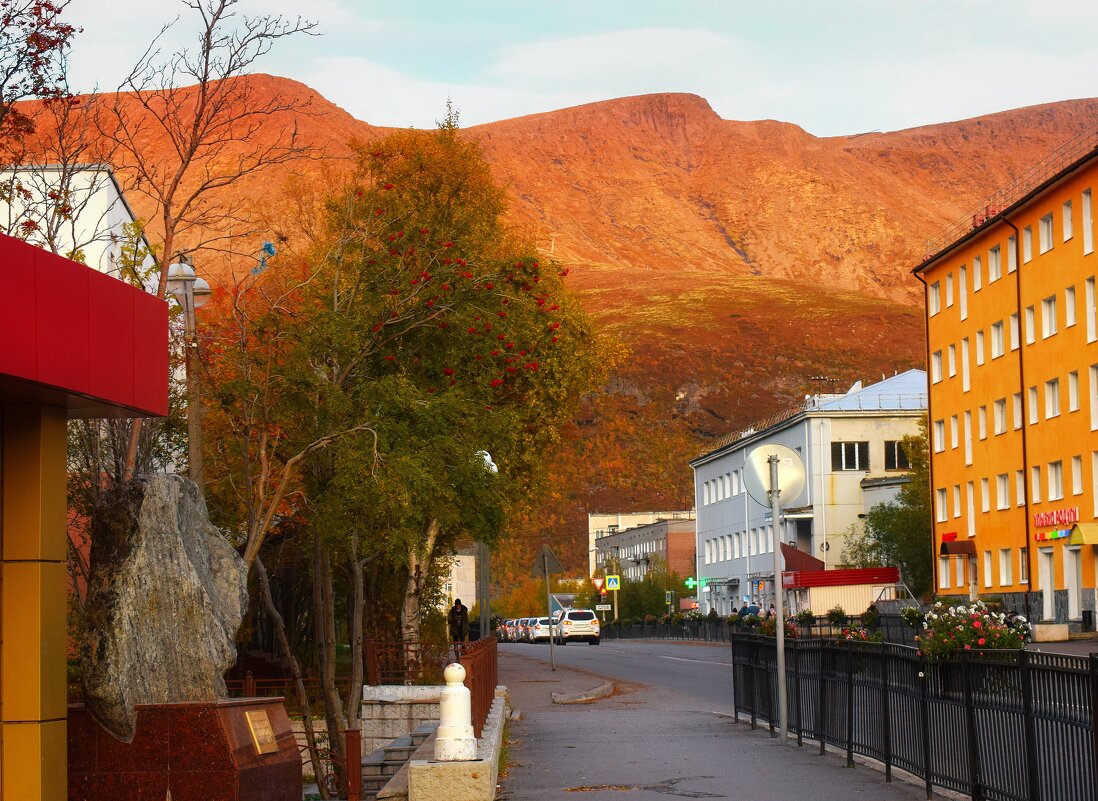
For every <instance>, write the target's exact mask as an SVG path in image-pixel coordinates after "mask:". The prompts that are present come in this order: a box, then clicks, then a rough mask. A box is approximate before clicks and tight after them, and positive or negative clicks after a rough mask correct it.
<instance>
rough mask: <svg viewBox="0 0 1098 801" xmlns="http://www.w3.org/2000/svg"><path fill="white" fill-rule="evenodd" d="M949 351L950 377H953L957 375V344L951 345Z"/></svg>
mask: <svg viewBox="0 0 1098 801" xmlns="http://www.w3.org/2000/svg"><path fill="white" fill-rule="evenodd" d="M947 353H948V354H949V356H948V359H947V362H946V364H947V366H948V367H949V377H950V378H953V376H955V375H957V346H956V345H950V346H949V348H948V349H947Z"/></svg>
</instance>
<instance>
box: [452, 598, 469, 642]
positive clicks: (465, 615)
mask: <svg viewBox="0 0 1098 801" xmlns="http://www.w3.org/2000/svg"><path fill="white" fill-rule="evenodd" d="M448 620H449V623H450V639H451V640H452V641H453V642H465V639H466V637H467V636H468V634H469V609H468V607H466V606H465V605H464V604H463V603H462V602H461V599H460V598H455V599H454V605H453V606H451V607H450V614H449V616H448Z"/></svg>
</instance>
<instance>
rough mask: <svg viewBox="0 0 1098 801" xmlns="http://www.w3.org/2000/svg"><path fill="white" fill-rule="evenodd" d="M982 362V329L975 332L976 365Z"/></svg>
mask: <svg viewBox="0 0 1098 801" xmlns="http://www.w3.org/2000/svg"><path fill="white" fill-rule="evenodd" d="M983 363H984V330H983V329H982V328H981V329H980V330H979V331H977V332H976V366H977V367H979V366H980V365H981V364H983Z"/></svg>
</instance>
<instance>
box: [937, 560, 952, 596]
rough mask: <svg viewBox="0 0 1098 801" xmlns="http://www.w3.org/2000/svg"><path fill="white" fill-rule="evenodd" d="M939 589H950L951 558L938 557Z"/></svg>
mask: <svg viewBox="0 0 1098 801" xmlns="http://www.w3.org/2000/svg"><path fill="white" fill-rule="evenodd" d="M938 589H940V590H948V589H949V557H948V556H939V557H938Z"/></svg>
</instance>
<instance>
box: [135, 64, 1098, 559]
mask: <svg viewBox="0 0 1098 801" xmlns="http://www.w3.org/2000/svg"><path fill="white" fill-rule="evenodd" d="M238 80H245V81H248V82H249V89H250V90H251V91H253V92H254V94H255V96H256V97H257V98H263V97H277V98H283V99H286V98H294V99H298V100H301V101H307V102H308V109H307V112H306V113H303V114H299V115H297V117H296V118H295V119H292V120H291V119H286V118H282V119H277V118H276V119H272V120H271V122H270V125H269V126H268V127H269V130H270V131H273V130H275V129H276V128H277V126H279V125H286V126H289V125H293V126H294V128H295V130H296V131H297V137H298V141H300V142H302V143H308V144H312V145H315V146H317V147H318V148H320V149H321V150H322V151H323V153H324V157H323V158H321V159H317V160H314V161H309V162H305V163H297V164H295V165H293V166H280V167H277V168H273V169H271V170H269V171H268V172H266V173H264V174H263V175H261V176H256V177H253V178H249V179H248V180H246V181H243V182H241V183H240V184H237V185H234V186H233V187H231V188H229V189H227V190H224V194H225V200H226V202H230V201H239V200H252V201H255V199H257V198H258V199H259V202H260V205H261V207H262V210H263V213H264V215H265V216H266V218H267V221H268V224H269V225H270V227H271V229H272V236H276V237H277V236H292V233H286V232H292V227H293V221H294V213H295V212H294V207H293V197H292V195H293V193H287V192H285V191H282V190H283V187H284V186H285V182H286V181H287V180H288V179H289V178H290V175H291V173H293V174H295V175H296V177H295V179H294V180H297V181H299V182H300V181H306V182H311V183H314V184H316V183H320V182H324V181H330V180H332V176H333V175H334V176H338V173H339V172H340V171H341V170H343V169H346V164H347V158H348V156H350V155H351V149H350V147H349V144H348V143H349V142H350V141H351V140H352V139H358V140H361V141H364V142H369V141H370V140H372V139H374V138H376V137H380V136H383V135H384V134H385V133H386V132H387V131H386V129H384V128H378V127H375V126H371V125H369V124H367V123H366V122H363V121H360V120H356V119H354V118H353V117H352V116H351V115H350V114H348V113H347V112H346V111H344V110H343V109H340V108H339V107H337V106H335V105H334V104H332V103H330V102H328V101H327V100H325V99H324V98H323V97H321V96H320V95H318V94H317V93H316V92H314V91H313V90H311V89H309V88H308V87H306V86H304V85H302V84H300V83H297V82H294V81H290V80H287V79H283V78H275V77H271V76H266V75H255V76H249V77H247V78H244V79H238ZM1096 121H1098V100H1093V99H1091V100H1077V101H1066V102H1060V103H1052V104H1047V105H1041V106H1033V107H1029V108H1023V109H1018V110H1014V111H1005V112H1002V113H998V114H992V115H987V116H983V117H977V118H974V119H969V120H962V121H959V122H948V123H942V124H938V125H930V126H924V127H920V128H912V129H909V130H903V131H895V132H888V133H879V132H871V133H862V134H854V135H850V136H839V137H828V138H819V137H815V136H812V135H811V134H809V133H807V132H806V131H804V130H803V129H801V128H799V127H797V126H796V125H794V124H791V123H786V122H778V121H773V120H759V121H746V122H745V121H733V120H725V119H722V118H720V117H719V116H718V115H717V114H716V113H715V112H714V111H713V109H712V108H711V107H710V106H709V104H708V103H707V102H706V101H705V100H704V99H702V98H700V97H697V96H695V95H688V94H657V95H645V96H640V97H627V98H621V99H617V100H609V101H605V102H600V103H592V104H588V105H583V106H577V107H575V108H568V109H562V110H559V111H553V112H547V113H544V114H536V115H531V116H527V117H521V118H517V119H512V120H505V121H501V122H495V123H491V124H487V125H480V126H475V127H473V128H469V129H467V130H466V131H465V134H466V135H467V136H470V137H472V138H474V139H476V140H477V141H478V142H479V143H480V144H481V146H482V147H483V150H484V153H485V154H486V156H487V158H488V159H489V161H490V162H491V164H492V165H493V169H494V171H495V175H496V177H497V179H498V180H499V181H500V182H501V183H502V184H503V185H504V186H505V187H506V188H507V191H508V193H509V195H510V201H511V206H510V212H509V213H510V215H511V217H512V219H513V221H514V223H515V224H516V225H517V226H519V227H522V228H524V229H525V230H527V231H529V232H530V234H531V235H532V236H533V237H534V238H535V240H536V242H537V245H538V247H539V249H540V250H541V251H542V252H543V253H545V254H547V255H552V256H553V257H554V258H556V259H557V260H559V261H561V262H562V263H564V264H565V265H567V266H569V267H571V275H570V278H569V281H570V283H571V286H572V287H573V288H574V289H575V290H576V291H577V292H578V293H579V294H580V295H581V296H582V298H583V299H584V300H585V301H586V303H587V305H588V308H589V309H590V311H591V313H592V314H593V315H594V316H595V317H596V318H597V319H598V320H599V321H601V323H602V325H603V326H605V328H606V329H608V330H609V331H611V332H612V333H613V334H615V335H616V336H618V337H619V338H620V339H621V340H623V341H624V342H625V343H626V344H627V345H628V346H629V348H630V356H629V358H628V360H627V362H626V363H625V364H624V365H623V367H622V368H621V370H620V371H619V373H618V374H617V375H616V376H615V377H614V378H613V379H612V381H611V382H610V385H609V387H607V390H608V391H607V393H606V394H604V395H603V396H601V397H600V399H599V400H598V401H597V402H593V403H591V404H589V405H588V408H586V409H585V410H584V412H583V414H582V415H581V416H580V418H579V419H577V420H576V421H575V422H574V424H573V426H572V427H571V430H570V431H569V443H570V444H569V447H568V449H567V450H566V451H565V452H564V453H563V454H562V455H561V457H560V458H559V459H558V462H557V464H556V467H555V471H554V474H555V482H554V486H553V490H552V493H551V497H550V498H549V499H548V500H547V502H546V504H545V506H544V507H543V508H542V510H541V512H540V513H539V515H538V517H537V518H536V519H535V520H531V521H528V526H527V527H526V528H525V530H524V534H523V536H522V538H521V541H520V543H519V545H518V546H516V547H515V548H513V549H511V552H510V554H509V557H505V558H504V561H505V562H508V563H509V566H510V567H512V568H514V569H515V570H521V569H522V567H521V563H522V562H523V561H524V560H525V559H526V558H527V557H528V556H529V554H530V553H531V552H532V550H533V549H535V548H536V547H537V546H538V544H539V543H540V541H541V540H542V539H543V538H551V539H553V540H554V541H555V542H556V543H557V545H558V552H559V553H562V554H563V556H564V557H565V558H566V560H567V563H568V564H569V565H570V566H572V567H574V568H576V569H577V570H578V569H579V568H580V566H581V565H583V564H585V563H586V547H587V545H586V542H587V539H586V513H587V512H589V511H626V510H630V509H653V508H661V509H662V508H672V507H674V508H689V507H691V506H692V505H693V485H692V478H691V474H690V469H689V467H688V466H687V464H686V462H687V460H688V459H689V458H690V457H691V456H693V455H695V454H696V453H697V452H698V451H699V449H700V448H702V447H703V446H704V444H705V443H706V442H708V441H713V440H714V438H716V437H718V436H720V435H722V434H726V433H729V432H730V431H733V430H735V429H737V428H740V427H743V426H745V425H748V424H750V423H752V422H753V421H755V420H758V419H761V418H764V417H766V416H769V415H770V414H772V413H774V412H776V411H778V410H780V409H782V408H784V407H786V406H788V405H790V404H792V403H794V402H796V401H798V400H799V399H801V398H802V397H803V396H804V394H806V393H809V392H813V391H821V390H830V391H833V390H834V389H835V388H838V389H845V388H846V386H848V385H849V384H851V383H853V382H854V381H855V380H858V379H865V380H867V381H872V380H877V379H879V378H880V377H881V376H882V375H885V374H891V373H893V372H895V371H900V370H904V369H907V368H909V367H912V366H919V367H923V366H925V365H924V362H925V356H924V346H923V339H922V315H921V311H920V304H921V294H920V290H921V287H920V285H919V284H918V283H917V282H916V281H915V279H914V278H913V277H912V276H911V274H910V271H911V269H912V268H913V267H914V266H915V265H916V264H917V263H918V262H919V260H920V258H921V257H922V255H923V253H924V249H925V247H926V241H927V240H928V239H929V238H931V237H933V236H934V235H935V234H936V233H937V232H938V231H940V230H941V229H942V228H943V227H944V226H945V225H947V224H948V223H950V222H952V221H953V220H955V219H957V218H959V217H961V216H962V215H964V214H965V213H966V212H968V211H969V210H970V209H971V208H972V207H974V206H975V205H976V204H977V203H978V202H979V201H980V199H981V198H983V197H984V196H986V195H988V194H989V193H991V192H992V191H993V190H995V189H997V188H999V187H1000V186H1003V185H1005V184H1007V183H1009V182H1010V181H1012V180H1014V179H1015V178H1016V177H1017V176H1019V175H1021V174H1022V173H1023V172H1024V171H1025V170H1026V168H1028V167H1029V166H1030V165H1031V164H1033V163H1034V162H1036V161H1038V160H1039V159H1040V158H1042V156H1044V155H1045V153H1047V152H1048V151H1050V150H1052V149H1053V148H1055V147H1056V146H1058V145H1059V144H1061V143H1062V142H1064V141H1066V140H1068V139H1069V138H1071V137H1073V136H1075V135H1076V134H1078V133H1080V132H1081V131H1083V130H1085V129H1087V128H1090V127H1091V126H1092V125H1094V123H1095V122H1096ZM262 135H263V134H262V133H261V137H262ZM270 135H272V136H273V134H270ZM146 146H147V147H150V148H157V147H160V148H166V147H168V146H169V143H168V142H167V141H164V140H163V139H161V140H157V138H156V137H155V136H152V135H150V137H149V139H148V141H147V143H146ZM239 147H241V148H243V147H244V143H241V144H240V145H239ZM288 196H289V197H288ZM130 199H131V202H133V203H134V205H135V207H136V208H137V209H138V211H139V213H144V214H146V215H147V214H148V213H149V211H150V209H149V208H148V205H147V203H146V202H145V201H144V200H143V199H142V198H141V197H140V196H131V198H130ZM505 567H508V565H505Z"/></svg>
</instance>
